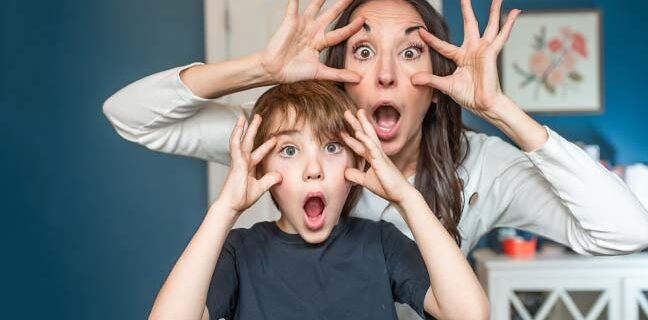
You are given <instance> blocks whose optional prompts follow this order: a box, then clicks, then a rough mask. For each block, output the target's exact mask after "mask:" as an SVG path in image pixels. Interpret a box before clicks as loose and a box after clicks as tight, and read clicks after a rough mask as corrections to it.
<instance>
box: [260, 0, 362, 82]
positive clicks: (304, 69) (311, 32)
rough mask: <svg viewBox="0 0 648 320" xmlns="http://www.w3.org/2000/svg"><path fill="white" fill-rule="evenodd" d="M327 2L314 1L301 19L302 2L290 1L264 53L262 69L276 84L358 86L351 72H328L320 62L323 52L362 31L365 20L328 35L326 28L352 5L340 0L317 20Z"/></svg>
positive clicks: (327, 68) (357, 78)
mask: <svg viewBox="0 0 648 320" xmlns="http://www.w3.org/2000/svg"><path fill="white" fill-rule="evenodd" d="M324 1H325V0H312V1H311V2H310V4H309V5H308V7H307V8H306V10H305V11H304V13H303V14H302V15H299V10H298V6H299V0H289V1H288V6H287V8H286V15H285V17H284V20H283V22H282V23H281V26H280V27H279V29H278V30H277V31H276V33H275V34H274V35H273V36H272V38H271V39H270V42H269V43H268V46H267V47H266V49H265V50H264V51H263V53H262V57H261V65H262V67H263V69H264V70H265V71H266V72H267V73H268V74H269V75H270V77H271V78H272V79H273V80H274V82H276V83H291V82H297V81H301V80H313V79H316V80H332V81H338V82H358V81H360V76H359V75H358V74H357V73H355V72H352V71H349V70H344V69H334V68H329V67H327V66H326V65H324V64H322V63H321V62H320V52H321V51H322V50H324V49H325V48H327V47H330V46H334V45H336V44H338V43H340V42H342V41H344V40H346V39H347V38H349V37H350V36H351V35H353V34H354V33H356V32H358V31H359V30H360V28H362V24H363V23H364V20H363V19H362V18H357V19H355V20H353V21H352V22H351V23H349V24H348V25H347V26H345V27H343V28H340V29H337V30H333V31H330V32H327V31H326V28H327V27H328V26H329V25H330V24H331V22H332V21H333V20H335V19H336V18H337V16H338V15H340V13H342V11H344V9H345V8H346V7H347V6H348V5H349V3H351V0H339V1H338V2H336V3H335V4H334V5H333V6H332V7H331V8H329V9H328V10H327V11H326V12H324V13H322V14H321V15H319V16H317V13H318V12H319V10H320V8H321V7H322V4H323V3H324Z"/></svg>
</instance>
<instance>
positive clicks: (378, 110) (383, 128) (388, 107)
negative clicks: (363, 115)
mask: <svg viewBox="0 0 648 320" xmlns="http://www.w3.org/2000/svg"><path fill="white" fill-rule="evenodd" d="M371 111H372V112H371V118H372V119H373V125H374V129H375V130H376V134H377V135H378V138H380V140H390V139H392V138H394V137H395V136H396V133H397V132H398V127H399V124H400V121H399V120H400V109H399V107H398V106H397V105H396V104H394V103H393V102H391V101H381V102H378V103H377V104H375V105H374V106H373V107H372V108H371Z"/></svg>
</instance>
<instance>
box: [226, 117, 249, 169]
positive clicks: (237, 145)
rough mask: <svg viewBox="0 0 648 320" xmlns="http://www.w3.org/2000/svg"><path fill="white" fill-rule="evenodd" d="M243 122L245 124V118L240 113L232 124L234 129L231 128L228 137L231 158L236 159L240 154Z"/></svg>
mask: <svg viewBox="0 0 648 320" xmlns="http://www.w3.org/2000/svg"><path fill="white" fill-rule="evenodd" d="M244 124H245V118H244V117H243V115H242V114H241V115H239V117H238V119H237V120H236V125H234V129H233V130H232V134H231V135H230V139H229V145H230V154H231V156H232V160H234V159H237V158H238V157H239V156H240V152H241V135H242V134H243V125H244Z"/></svg>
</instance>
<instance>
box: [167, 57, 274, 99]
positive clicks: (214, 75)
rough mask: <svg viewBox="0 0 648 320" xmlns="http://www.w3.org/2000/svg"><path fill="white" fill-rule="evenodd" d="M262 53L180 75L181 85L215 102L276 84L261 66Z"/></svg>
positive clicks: (197, 66) (201, 66) (189, 70)
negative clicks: (218, 99) (234, 94)
mask: <svg viewBox="0 0 648 320" xmlns="http://www.w3.org/2000/svg"><path fill="white" fill-rule="evenodd" d="M261 57H262V53H256V54H252V55H249V56H245V57H241V58H237V59H233V60H228V61H223V62H219V63H213V64H203V65H196V66H193V67H191V68H188V69H185V70H182V72H180V79H181V81H182V82H183V83H184V84H185V85H186V86H187V87H188V88H189V90H190V91H191V92H192V93H193V94H194V95H196V96H198V97H201V98H203V99H215V98H219V97H222V96H225V95H228V94H232V93H235V92H240V91H244V90H248V89H252V88H256V87H262V86H268V85H273V84H275V81H274V80H273V78H272V76H271V75H270V74H269V73H268V72H267V71H266V69H265V68H263V66H262V64H261Z"/></svg>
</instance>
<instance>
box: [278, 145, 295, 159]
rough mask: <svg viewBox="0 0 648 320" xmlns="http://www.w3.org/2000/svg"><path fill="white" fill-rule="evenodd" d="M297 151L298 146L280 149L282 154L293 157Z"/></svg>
mask: <svg viewBox="0 0 648 320" xmlns="http://www.w3.org/2000/svg"><path fill="white" fill-rule="evenodd" d="M296 153H297V148H295V147H294V146H285V147H283V148H281V150H280V151H279V154H281V155H282V156H284V157H292V156H294V155H295V154H296Z"/></svg>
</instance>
